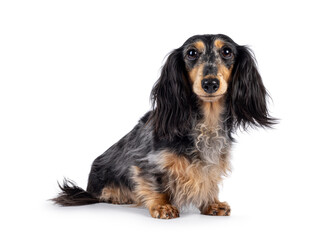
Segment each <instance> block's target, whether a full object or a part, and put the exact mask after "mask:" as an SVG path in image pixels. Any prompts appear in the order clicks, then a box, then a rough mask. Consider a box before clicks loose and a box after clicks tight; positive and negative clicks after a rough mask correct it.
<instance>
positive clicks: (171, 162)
mask: <svg viewBox="0 0 320 240" xmlns="http://www.w3.org/2000/svg"><path fill="white" fill-rule="evenodd" d="M162 159H163V161H162V164H161V165H162V168H163V169H164V170H165V171H166V173H167V176H168V182H167V191H168V192H169V195H170V199H171V200H172V202H173V203H174V204H175V205H177V206H179V207H180V206H183V205H189V204H192V205H194V206H196V207H201V206H203V205H206V204H208V203H209V202H213V201H214V200H215V199H216V198H217V196H218V191H219V188H218V184H219V183H220V182H221V180H222V177H223V176H224V175H226V174H227V172H228V171H229V170H230V167H229V161H228V159H227V157H226V156H224V159H221V161H219V163H218V164H207V163H203V162H201V161H199V162H195V163H190V162H189V161H188V160H187V159H186V158H185V157H182V156H177V155H175V154H172V153H163V154H162Z"/></svg>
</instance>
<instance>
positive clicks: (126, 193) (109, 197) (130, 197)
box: [100, 187, 135, 204]
mask: <svg viewBox="0 0 320 240" xmlns="http://www.w3.org/2000/svg"><path fill="white" fill-rule="evenodd" d="M134 199H135V197H134V194H133V193H132V192H131V191H130V190H129V189H124V188H122V189H121V188H119V187H105V188H104V189H103V190H102V193H101V196H100V201H103V202H107V203H112V204H133V203H135V201H134Z"/></svg>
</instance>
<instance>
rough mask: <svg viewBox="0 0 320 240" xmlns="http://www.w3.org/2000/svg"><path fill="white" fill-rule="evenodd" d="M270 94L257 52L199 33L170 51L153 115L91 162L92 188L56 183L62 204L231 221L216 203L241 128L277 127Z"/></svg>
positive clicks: (224, 208) (153, 94) (154, 91)
mask: <svg viewBox="0 0 320 240" xmlns="http://www.w3.org/2000/svg"><path fill="white" fill-rule="evenodd" d="M268 97H269V95H268V93H267V91H266V89H265V87H264V85H263V82H262V79H261V76H260V74H259V72H258V70H257V65H256V60H255V58H254V55H253V53H252V51H251V50H250V49H249V48H248V47H246V46H241V45H238V44H236V43H235V42H234V41H233V40H232V39H231V38H230V37H228V36H226V35H222V34H217V35H196V36H193V37H191V38H189V39H188V40H187V41H186V42H185V43H184V44H183V45H182V46H181V47H179V48H177V49H175V50H173V51H172V52H171V53H170V54H169V56H168V57H167V60H166V62H165V64H164V66H163V67H162V70H161V74H160V77H159V79H158V81H157V82H156V83H155V85H154V87H153V89H152V92H151V101H152V110H151V111H149V112H148V113H146V114H145V115H144V116H143V117H142V118H141V119H140V121H139V122H138V124H137V125H136V126H135V127H134V128H133V129H132V131H131V132H129V133H128V134H127V135H126V136H124V137H123V138H122V139H120V140H119V141H118V142H117V143H115V144H114V145H113V146H111V147H110V148H109V149H108V150H107V151H105V152H104V153H103V154H102V155H101V156H99V157H98V158H97V159H95V161H94V162H93V164H92V168H91V172H90V175H89V180H88V186H87V190H86V191H85V190H83V189H82V188H80V187H78V186H77V185H76V184H75V183H74V182H72V181H71V180H67V179H64V182H63V184H62V185H60V184H59V187H60V188H61V190H62V192H61V193H60V194H59V195H58V196H57V197H56V198H54V199H52V200H53V201H54V202H55V203H56V204H59V205H62V206H76V205H85V204H93V203H99V202H107V203H113V204H136V205H140V206H141V205H142V206H144V207H146V208H147V209H148V210H149V212H150V214H151V216H152V217H154V218H161V219H172V218H177V217H179V209H181V208H182V207H183V206H189V205H193V206H195V207H197V208H198V209H199V210H200V212H201V214H205V215H213V216H229V215H230V212H231V210H230V207H229V205H228V204H227V203H226V202H221V201H220V200H219V198H218V194H219V184H220V183H221V181H222V179H223V177H224V176H227V175H228V173H230V150H231V146H232V144H233V143H234V142H235V140H234V138H233V134H234V133H235V131H236V130H237V129H238V128H241V129H245V130H246V129H248V127H272V125H273V124H275V123H276V119H275V118H272V117H271V116H270V114H269V111H268V109H267V99H268Z"/></svg>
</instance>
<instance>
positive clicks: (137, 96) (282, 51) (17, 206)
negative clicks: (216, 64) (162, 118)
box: [0, 0, 320, 239]
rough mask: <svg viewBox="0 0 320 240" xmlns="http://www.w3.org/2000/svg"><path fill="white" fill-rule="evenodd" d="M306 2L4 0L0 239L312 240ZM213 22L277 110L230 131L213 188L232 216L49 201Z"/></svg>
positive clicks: (313, 69) (310, 29)
mask: <svg viewBox="0 0 320 240" xmlns="http://www.w3.org/2000/svg"><path fill="white" fill-rule="evenodd" d="M319 22H320V17H319V7H317V6H316V1H299V2H298V1H265V2H262V1H244V0H241V1H201V0H197V1H186V0H184V1H173V0H171V1H158V2H153V1H138V0H135V1H117V2H116V1H80V0H76V1H67V0H54V1H44V0H42V1H41V0H39V1H34V0H33V1H15V0H10V1H1V2H0V81H1V83H0V84H1V85H0V114H1V116H0V117H1V118H0V161H1V163H0V169H1V174H0V184H1V190H0V191H1V197H0V199H1V200H0V201H1V204H0V214H1V231H0V237H1V239H89V238H90V239H111V238H112V239H124V238H126V239H138V238H139V239H164V238H165V239H289V238H290V239H292V238H294V237H295V238H297V239H319V238H320V234H319V213H320V211H319V210H320V207H319V202H320V196H319V195H320V194H319V183H320V177H319V167H320V164H319V161H320V159H319V151H318V149H317V147H318V146H319V142H318V141H319V140H318V139H319V135H320V131H319V124H318V123H319V120H320V119H319V88H320V79H319V55H320V51H319V42H320V34H319ZM204 33H211V34H215V33H224V34H227V35H229V36H230V37H231V38H233V39H234V40H235V41H236V42H237V43H238V44H248V45H249V46H250V47H251V48H252V49H253V51H254V52H255V54H256V58H257V60H258V64H259V69H260V72H261V75H262V77H263V80H264V83H265V85H266V87H267V89H268V90H269V92H270V94H271V96H272V98H273V101H272V102H270V110H271V113H272V114H273V115H274V116H275V117H278V118H280V119H281V121H280V124H279V125H277V126H276V127H275V129H274V130H267V131H266V130H263V129H259V130H252V131H250V132H249V133H241V132H239V133H238V135H237V140H238V143H237V144H235V146H234V149H233V160H232V162H233V173H232V174H231V176H230V177H229V178H227V179H226V181H225V182H224V186H223V188H222V191H221V200H226V201H228V202H229V204H230V205H231V208H232V216H231V217H208V216H202V215H200V214H199V213H198V211H197V210H188V211H185V212H183V213H182V214H181V217H180V218H178V219H174V220H170V221H165V220H158V219H153V218H151V217H150V216H149V213H148V212H147V210H145V209H143V208H132V207H125V206H113V205H108V204H98V205H92V206H83V207H71V208H61V207H57V206H54V205H52V204H51V202H49V201H47V199H50V198H52V197H54V196H55V195H56V194H57V192H58V187H57V184H56V181H57V180H62V178H63V177H64V176H66V177H69V178H71V179H73V180H75V181H76V182H77V183H78V184H79V185H80V186H81V187H83V188H85V187H86V183H87V177H88V174H89V169H90V166H91V163H92V161H93V160H94V159H95V158H96V157H97V156H98V155H100V154H101V153H102V152H104V151H105V150H106V149H107V148H108V147H109V146H111V144H113V143H114V142H116V141H117V140H118V139H120V138H121V137H122V136H123V135H124V134H126V133H127V132H128V131H129V130H131V128H132V127H133V126H134V125H135V124H136V122H137V121H138V119H139V118H140V117H141V116H142V115H143V114H144V113H145V112H146V111H148V110H149V109H150V104H149V94H150V91H151V89H152V86H153V84H154V82H155V81H156V79H157V78H158V76H159V70H160V67H161V66H162V64H163V63H164V57H165V56H166V54H167V53H169V52H170V51H171V50H173V49H174V48H177V47H179V46H181V45H182V43H183V42H184V41H185V40H186V39H187V38H189V37H190V36H192V35H195V34H204Z"/></svg>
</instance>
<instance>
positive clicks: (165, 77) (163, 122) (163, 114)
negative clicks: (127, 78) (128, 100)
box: [151, 48, 191, 140]
mask: <svg viewBox="0 0 320 240" xmlns="http://www.w3.org/2000/svg"><path fill="white" fill-rule="evenodd" d="M187 79H188V78H187V74H186V69H185V63H184V61H183V55H182V49H181V48H179V49H176V50H174V51H173V52H171V54H170V55H169V56H168V58H167V61H166V63H165V64H164V66H163V67H162V70H161V75H160V78H159V79H158V81H157V82H156V83H155V85H154V87H153V89H152V92H151V101H152V105H153V112H152V115H151V121H152V123H153V126H154V131H155V134H156V136H157V137H159V138H160V139H166V140H172V139H174V138H175V137H180V136H183V135H184V134H185V133H186V131H187V130H188V128H190V126H189V125H190V121H189V120H190V117H191V104H190V94H191V91H190V86H189V85H188V81H187Z"/></svg>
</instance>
